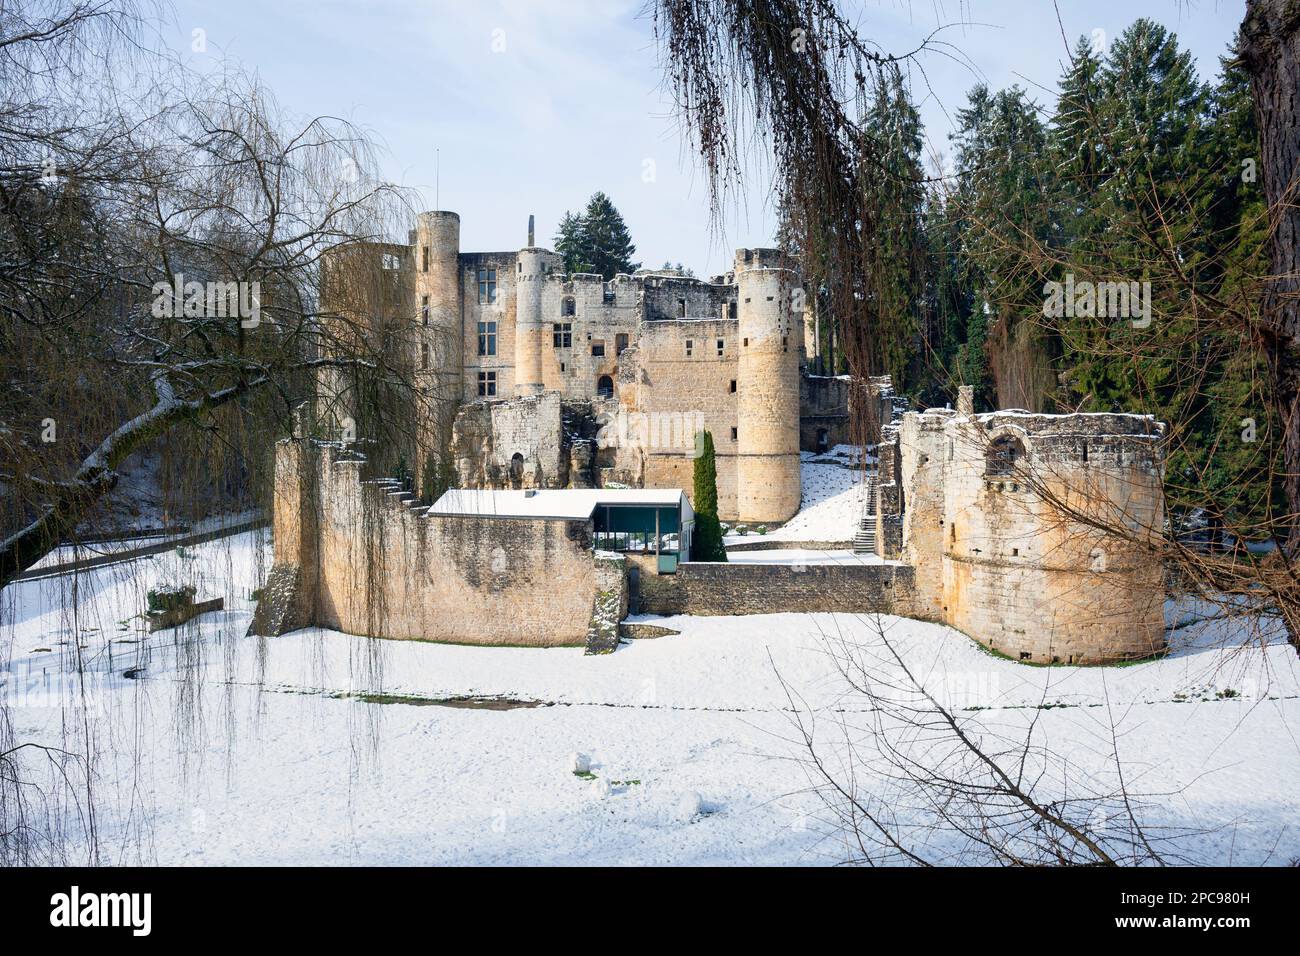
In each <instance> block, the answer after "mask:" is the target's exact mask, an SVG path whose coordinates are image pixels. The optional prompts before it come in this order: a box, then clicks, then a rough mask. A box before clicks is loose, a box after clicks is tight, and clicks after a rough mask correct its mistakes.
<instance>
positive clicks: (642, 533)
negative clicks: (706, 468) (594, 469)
mask: <svg viewBox="0 0 1300 956" xmlns="http://www.w3.org/2000/svg"><path fill="white" fill-rule="evenodd" d="M429 513H430V514H446V515H477V516H481V517H497V518H533V519H544V518H551V519H555V518H559V519H565V520H569V521H590V522H591V524H592V548H593V550H596V551H620V552H632V553H636V554H653V555H655V556H656V564H657V567H658V570H659V573H660V574H672V573H674V572H675V571H676V570H677V564H678V562H679V561H684V560H687V559H688V558H689V557H690V552H691V533H692V531H693V530H694V528H695V511H694V510H693V509H692V508H691V503H690V502H689V501H687V500H686V495H685V494H683V493H682V492H681V491H680V490H679V489H676V488H586V489H556V490H547V489H536V490H534V489H528V490H525V491H487V490H478V489H453V490H451V491H448V492H447V493H446V494H444V495H443V496H442V497H441V498H439V499H438V500H437V501H436V502H434V504H433V507H431V508H430V509H429Z"/></svg>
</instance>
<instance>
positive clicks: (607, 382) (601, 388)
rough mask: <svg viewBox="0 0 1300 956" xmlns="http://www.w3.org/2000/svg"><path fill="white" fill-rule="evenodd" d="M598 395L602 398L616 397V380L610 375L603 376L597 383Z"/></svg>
mask: <svg viewBox="0 0 1300 956" xmlns="http://www.w3.org/2000/svg"><path fill="white" fill-rule="evenodd" d="M596 394H597V395H599V396H600V397H601V398H613V397H614V380H613V379H612V378H610V377H609V376H608V375H602V376H601V377H600V379H599V381H597V382H596Z"/></svg>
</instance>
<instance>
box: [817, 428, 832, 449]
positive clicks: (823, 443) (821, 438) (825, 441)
mask: <svg viewBox="0 0 1300 956" xmlns="http://www.w3.org/2000/svg"><path fill="white" fill-rule="evenodd" d="M829 449H830V432H828V431H827V430H826V429H825V428H819V429H817V450H818V451H819V452H824V451H828V450H829Z"/></svg>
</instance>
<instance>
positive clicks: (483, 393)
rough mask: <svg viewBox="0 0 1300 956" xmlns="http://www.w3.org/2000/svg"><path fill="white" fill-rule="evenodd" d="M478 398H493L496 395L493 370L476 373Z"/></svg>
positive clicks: (495, 378)
mask: <svg viewBox="0 0 1300 956" xmlns="http://www.w3.org/2000/svg"><path fill="white" fill-rule="evenodd" d="M478 394H479V398H495V397H496V394H497V373H496V371H495V370H493V369H484V370H482V371H480V372H479V373H478Z"/></svg>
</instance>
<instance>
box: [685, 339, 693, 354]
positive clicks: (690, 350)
mask: <svg viewBox="0 0 1300 956" xmlns="http://www.w3.org/2000/svg"><path fill="white" fill-rule="evenodd" d="M694 354H695V340H694V339H687V340H686V357H687V358H690V357H691V356H692V355H694Z"/></svg>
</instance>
